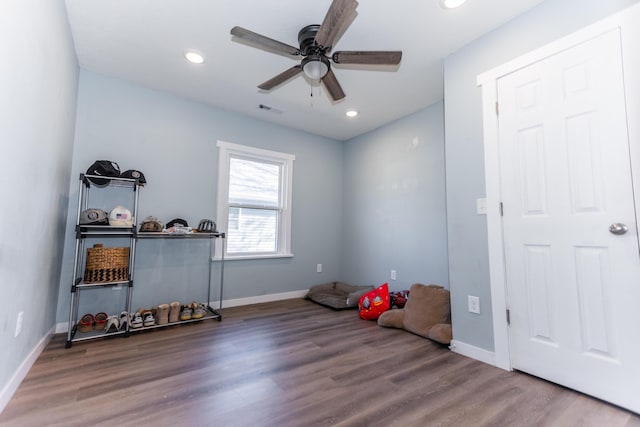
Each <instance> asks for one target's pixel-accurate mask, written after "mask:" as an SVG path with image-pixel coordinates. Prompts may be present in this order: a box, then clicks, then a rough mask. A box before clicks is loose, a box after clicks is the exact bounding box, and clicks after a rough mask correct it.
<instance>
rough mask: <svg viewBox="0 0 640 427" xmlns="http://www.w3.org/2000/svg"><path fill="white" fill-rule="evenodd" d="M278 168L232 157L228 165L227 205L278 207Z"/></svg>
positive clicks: (269, 164)
mask: <svg viewBox="0 0 640 427" xmlns="http://www.w3.org/2000/svg"><path fill="white" fill-rule="evenodd" d="M279 188H280V166H279V165H276V164H273V163H266V162H258V161H253V160H246V159H238V158H234V157H232V158H231V159H230V164H229V203H232V204H249V205H259V206H268V207H274V208H276V207H279V205H280V197H279V196H280V191H279Z"/></svg>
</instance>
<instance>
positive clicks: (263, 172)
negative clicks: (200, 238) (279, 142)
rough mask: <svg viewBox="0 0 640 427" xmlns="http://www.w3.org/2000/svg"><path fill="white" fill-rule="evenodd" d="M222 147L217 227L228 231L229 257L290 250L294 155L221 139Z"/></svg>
mask: <svg viewBox="0 0 640 427" xmlns="http://www.w3.org/2000/svg"><path fill="white" fill-rule="evenodd" d="M218 148H219V153H218V155H219V163H218V208H217V209H218V213H217V219H218V228H219V229H220V230H222V231H225V232H226V233H227V238H226V253H225V257H227V258H268V257H283V256H292V254H291V206H290V203H291V187H292V175H293V174H292V172H293V171H292V169H293V160H294V159H295V156H293V155H291V154H285V153H278V152H275V151H269V150H262V149H258V148H253V147H247V146H243V145H237V144H231V143H228V142H223V141H218ZM220 244H221V242H220ZM221 250H222V248H221V247H219V248H218V250H217V251H216V253H217V254H220V251H221Z"/></svg>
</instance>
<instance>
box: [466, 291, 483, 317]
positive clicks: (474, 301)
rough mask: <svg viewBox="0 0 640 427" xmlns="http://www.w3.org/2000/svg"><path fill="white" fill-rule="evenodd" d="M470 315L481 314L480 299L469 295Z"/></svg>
mask: <svg viewBox="0 0 640 427" xmlns="http://www.w3.org/2000/svg"><path fill="white" fill-rule="evenodd" d="M468 302H469V313H475V314H480V298H479V297H474V296H471V295H468Z"/></svg>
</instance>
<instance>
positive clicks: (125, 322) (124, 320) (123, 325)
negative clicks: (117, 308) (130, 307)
mask: <svg viewBox="0 0 640 427" xmlns="http://www.w3.org/2000/svg"><path fill="white" fill-rule="evenodd" d="M119 320H120V322H119V323H120V326H119V328H118V329H119V330H121V331H126V330H127V327H128V326H129V313H127V312H126V311H123V312H122V313H120V319H119Z"/></svg>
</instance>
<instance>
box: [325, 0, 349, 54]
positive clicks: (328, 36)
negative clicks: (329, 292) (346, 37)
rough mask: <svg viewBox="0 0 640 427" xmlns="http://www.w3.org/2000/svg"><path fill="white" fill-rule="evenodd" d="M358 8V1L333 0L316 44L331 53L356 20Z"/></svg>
mask: <svg viewBox="0 0 640 427" xmlns="http://www.w3.org/2000/svg"><path fill="white" fill-rule="evenodd" d="M357 7H358V2H357V0H333V2H332V3H331V6H330V7H329V10H328V11H327V14H326V15H325V17H324V21H322V25H320V28H319V29H318V33H317V34H316V38H315V40H316V43H317V44H319V45H320V46H323V47H325V48H326V49H327V51H330V50H331V47H332V46H333V45H334V44H335V43H336V42H337V41H338V39H339V38H340V36H342V34H343V33H344V32H345V31H346V29H347V28H348V27H349V25H351V22H353V20H354V19H355V17H356V8H357Z"/></svg>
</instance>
